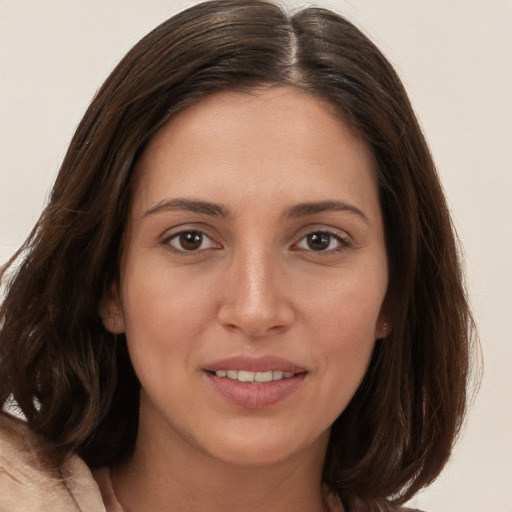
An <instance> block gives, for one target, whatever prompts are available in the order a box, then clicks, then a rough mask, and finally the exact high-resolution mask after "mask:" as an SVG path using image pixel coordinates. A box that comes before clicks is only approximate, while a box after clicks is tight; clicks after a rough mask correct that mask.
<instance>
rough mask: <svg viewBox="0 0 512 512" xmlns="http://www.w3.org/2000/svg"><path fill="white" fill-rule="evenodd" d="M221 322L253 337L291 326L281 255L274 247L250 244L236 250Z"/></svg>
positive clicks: (228, 276) (230, 269) (222, 306)
mask: <svg viewBox="0 0 512 512" xmlns="http://www.w3.org/2000/svg"><path fill="white" fill-rule="evenodd" d="M227 274H228V275H227V276H226V280H225V293H224V300H223V304H222V305H221V308H220V312H219V320H220V321H221V323H223V324H224V325H228V326H231V327H237V328H239V329H241V330H243V331H244V332H246V334H248V335H251V336H261V335H265V334H268V333H271V332H275V331H276V330H283V329H286V328H287V327H289V325H290V324H291V322H292V320H293V311H292V307H291V304H290V303H289V301H288V300H287V298H286V293H285V290H284V288H283V287H284V284H285V283H284V282H283V281H284V276H283V273H282V269H281V268H280V262H279V258H278V256H277V255H276V254H275V253H274V251H273V250H272V248H271V247H269V246H264V245H263V246H262V245H258V244H255V243H247V244H246V245H245V246H244V247H240V248H239V249H238V250H237V251H235V253H234V255H233V258H232V260H231V262H230V265H229V269H227Z"/></svg>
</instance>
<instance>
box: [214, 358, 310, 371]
mask: <svg viewBox="0 0 512 512" xmlns="http://www.w3.org/2000/svg"><path fill="white" fill-rule="evenodd" d="M204 370H205V371H209V372H216V371H218V370H245V371H248V372H269V371H279V370H281V371H283V372H293V373H303V372H305V371H306V369H305V368H304V367H303V366H300V365H298V364H297V363H294V362H293V361H289V360H288V359H283V358H282V357H277V356H270V355H266V356H260V357H254V356H246V355H240V356H233V357H228V358H226V359H221V360H219V361H215V362H214V363H211V364H208V365H207V366H205V368H204Z"/></svg>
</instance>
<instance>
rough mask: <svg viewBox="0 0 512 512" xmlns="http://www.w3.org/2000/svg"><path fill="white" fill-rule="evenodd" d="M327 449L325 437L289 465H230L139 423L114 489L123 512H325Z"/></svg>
mask: <svg viewBox="0 0 512 512" xmlns="http://www.w3.org/2000/svg"><path fill="white" fill-rule="evenodd" d="M150 433H151V435H149V434H150ZM326 444H327V433H326V435H325V439H320V440H317V441H315V446H311V447H309V448H307V449H305V450H302V451H301V452H300V454H298V455H291V456H290V457H288V458H287V459H286V460H280V461H278V462H273V463H268V464H254V465H247V464H244V463H243V461H241V463H231V462H226V461H222V460H218V459H215V458H213V457H211V456H210V455H209V454H207V453H204V452H202V451H201V450H199V449H198V448H197V447H196V446H194V445H192V444H191V443H190V442H188V441H187V440H184V439H182V438H180V437H179V436H177V435H176V434H175V433H174V432H173V431H170V429H169V427H167V429H166V431H165V432H164V431H162V430H161V431H158V430H156V432H155V426H154V424H153V425H152V426H151V430H149V429H147V428H146V425H144V421H142V420H141V425H140V427H139V434H138V438H137V443H136V447H135V451H134V454H133V456H132V457H131V458H130V459H129V460H128V461H127V462H125V463H124V464H123V465H119V466H116V467H114V468H112V472H111V473H112V484H113V487H114V489H115V493H116V495H117V498H118V500H119V502H120V503H121V505H122V506H123V508H124V510H125V512H142V511H144V510H152V511H155V512H170V511H171V510H172V512H185V511H186V512H195V511H201V512H203V511H204V510H208V511H209V512H225V511H226V510H230V511H240V512H241V511H246V510H251V511H252V512H263V511H265V512H271V511H280V512H282V511H290V512H292V511H293V512H301V511H304V512H306V511H307V512H312V511H318V512H322V511H323V510H324V505H323V501H322V489H321V474H322V466H323V459H324V455H325V446H326Z"/></svg>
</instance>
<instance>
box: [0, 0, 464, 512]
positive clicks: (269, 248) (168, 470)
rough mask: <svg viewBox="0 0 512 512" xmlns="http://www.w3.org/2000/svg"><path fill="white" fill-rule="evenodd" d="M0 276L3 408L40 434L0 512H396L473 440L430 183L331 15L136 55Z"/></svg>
mask: <svg viewBox="0 0 512 512" xmlns="http://www.w3.org/2000/svg"><path fill="white" fill-rule="evenodd" d="M15 262H16V264H17V266H16V268H14V267H15V265H14V263H15ZM8 272H9V275H8ZM2 277H3V279H4V281H7V283H6V287H7V293H6V297H5V300H4V302H3V304H2V309H1V318H2V320H1V321H2V331H1V334H0V336H1V337H0V354H1V358H0V375H1V381H0V399H1V401H2V403H3V404H5V403H6V402H7V401H8V400H9V399H10V397H11V396H12V397H13V398H14V399H15V400H16V403H17V404H18V405H19V407H20V408H21V410H22V411H23V413H24V415H25V416H26V419H27V425H26V426H25V425H24V424H22V423H18V422H17V421H16V420H13V419H12V418H10V417H9V416H7V415H3V416H2V420H1V421H2V429H1V430H2V434H1V435H0V439H1V442H2V452H0V453H2V458H1V459H0V461H1V462H0V464H1V465H2V472H0V474H1V475H2V480H1V482H2V483H1V484H0V486H1V488H2V493H1V494H2V498H1V500H3V502H2V501H1V500H0V505H1V506H0V509H2V510H14V509H19V507H20V503H21V504H23V506H25V509H26V510H50V509H51V510H54V509H55V510H59V507H60V509H62V510H104V508H103V507H105V508H106V510H107V511H109V512H112V511H117V512H119V511H122V510H125V511H135V512H137V511H140V510H155V511H159V510H162V511H166V510H173V511H176V510H187V511H193V510H205V509H207V510H220V509H222V510H239V509H240V510H242V509H244V510H251V511H259V510H293V511H301V510H304V511H316V510H318V511H320V510H333V511H334V510H345V511H363V510H400V506H401V504H403V503H405V502H406V501H407V500H408V499H409V498H411V497H412V496H413V495H414V494H415V493H416V492H417V491H418V490H419V489H421V488H422V487H424V486H425V485H427V484H429V483H430V482H431V481H432V480H433V479H434V478H435V477H436V476H437V475H438V474H439V472H440V471H441V469H442V467H443V466H444V464H445V463H446V461H447V459H448V457H449V455H450V451H451V448H452V444H453V441H454V439H455V437H456V435H457V433H458V430H459V427H460V425H461V422H462V418H463V414H464V410H465V402H466V383H467V375H468V354H469V340H470V331H471V327H472V322H471V316H470V313H469V310H468V307H467V303H466V299H465V294H464V289H463V285H462V278H461V272H460V265H459V261H458V257H457V250H456V243H455V239H454V235H453V232H452V228H451V222H450V216H449V212H448V210H447V207H446V203H445V200H444V197H443V194H442V190H441V187H440V184H439V181H438V178H437V175H436V172H435V168H434V165H433V162H432V160H431V157H430V154H429V151H428V148H427V145H426V143H425V141H424V138H423V136H422V134H421V130H420V129H419V126H418V123H417V121H416V119H415V116H414V113H413V111H412V109H411V107H410V104H409V101H408V99H407V96H406V93H405V91H404V90H403V87H402V85H401V83H400V81H399V79H398V77H397V76H396V74H395V72H394V71H393V69H392V68H391V66H390V65H389V63H388V62H387V61H386V60H385V58H384V57H383V56H382V54H381V53H380V52H379V51H378V50H377V49H376V48H375V46H374V45H373V44H372V43H371V42H370V41H369V40H368V39H367V38H366V37H365V36H364V35H362V34H361V33H360V32H359V31H358V30H357V29H356V28H355V27H353V26H352V25H351V24H350V23H349V22H347V21H346V20H344V19H343V18H341V17H339V16H337V15H335V14H333V13H331V12H329V11H326V10H321V9H306V10H304V11H301V12H299V13H297V14H295V15H294V16H293V17H291V18H290V17H287V16H286V15H285V14H284V13H283V12H282V11H281V10H280V9H279V8H278V7H277V6H275V5H273V4H271V3H268V2H265V1H260V0H251V1H233V0H223V1H214V2H207V3H205V4H201V5H198V6H195V7H193V8H191V9H189V10H187V11H184V12H183V13H181V14H179V15H177V16H175V17H173V18H171V19H170V20H168V21H167V22H165V23H164V24H162V25H161V26H159V27H157V28H156V29H155V30H154V31H153V32H151V33H150V34H149V35H148V36H146V37H145V38H144V39H143V40H142V41H140V42H139V43H138V44H137V45H136V46H135V47H134V48H133V49H132V50H131V51H130V52H129V53H128V54H127V56H126V57H125V58H124V59H123V60H122V62H121V63H120V64H119V65H118V67H117V68H116V69H115V70H114V72H113V73H112V74H111V76H110V77H109V78H108V79H107V81H106V82H105V84H104V85H103V87H102V88H101V90H100V91H99V92H98V94H97V96H96V97H95V98H94V100H93V102H92V104H91V106H90V108H89V110H88V111H87V113H86V114H85V116H84V119H83V120H82V122H81V123H80V125H79V127H78V129H77V132H76V134H75V136H74V138H73V140H72V142H71V145H70V148H69V150H68V153H67V155H66V157H65V159H64V162H63V164H62V167H61V170H60V172H59V175H58V177H57V181H56V183H55V186H54V189H53V192H52V195H51V198H50V202H49V204H48V206H47V208H46V209H45V211H44V212H43V215H42V216H41V218H40V220H39V221H38V223H37V225H36V227H35V228H34V230H33V232H32V234H31V235H30V237H29V239H28V240H27V242H26V243H25V245H24V246H23V247H22V248H21V249H20V251H18V253H17V254H16V255H15V256H14V257H13V259H12V260H11V262H10V263H8V265H7V266H6V267H5V268H4V270H3V273H2ZM2 507H3V508H2ZM9 507H10V508H9ZM17 507H18V508H17ZM73 507H74V508H73Z"/></svg>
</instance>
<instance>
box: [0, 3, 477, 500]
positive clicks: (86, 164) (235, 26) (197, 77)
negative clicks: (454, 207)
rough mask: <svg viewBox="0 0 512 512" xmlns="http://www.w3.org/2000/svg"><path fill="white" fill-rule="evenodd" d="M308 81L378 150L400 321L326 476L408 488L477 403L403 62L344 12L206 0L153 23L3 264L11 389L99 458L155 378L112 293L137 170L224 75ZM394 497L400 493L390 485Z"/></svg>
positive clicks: (452, 246) (366, 487) (340, 424)
mask: <svg viewBox="0 0 512 512" xmlns="http://www.w3.org/2000/svg"><path fill="white" fill-rule="evenodd" d="M276 84H277V85H279V84H285V85H291V86H294V87H300V88H301V89H303V90H305V91H307V92H308V93H310V94H312V95H314V96H316V97H319V98H322V99H324V100H327V101H328V102H329V103H330V104H331V105H332V106H333V108H334V109H335V110H336V112H337V113H338V114H339V116H340V118H341V119H343V120H344V121H345V122H346V123H348V124H349V125H350V126H352V127H353V128H354V129H355V130H356V131H357V132H358V133H359V134H360V135H361V136H362V137H363V139H364V140H365V141H366V143H367V144H368V146H369V147H370V148H371V150H372V152H373V155H374V158H375V161H376V167H377V179H378V183H379V188H380V200H381V206H382V212H383V216H384V222H385V229H386V241H387V250H388V259H389V269H390V285H389V290H388V300H389V303H390V305H391V306H390V313H391V317H392V322H393V332H392V334H391V335H390V336H389V337H388V338H386V339H385V340H379V341H378V342H377V345H376V348H375V351H374V355H373V358H372V361H371V364H370V367H369V370H368V372H367V375H366V377H365V379H364V382H363V384H362V385H361V387H360V388H359V390H358V391H357V393H356V395H355V396H354V398H353V400H352V401H351V403H350V405H349V406H348V408H347V409H346V410H345V411H344V412H343V413H342V414H341V416H340V417H339V418H338V419H337V420H336V422H335V424H334V425H333V428H332V434H331V439H330V444H329V448H328V454H327V458H326V461H325V467H324V480H325V481H326V482H328V483H329V484H330V485H331V486H332V487H333V488H334V489H335V490H337V491H338V493H339V494H340V496H341V497H342V499H343V500H344V501H345V503H346V504H347V506H350V503H356V502H361V503H366V504H379V503H380V504H385V503H388V504H389V506H393V504H398V503H403V502H404V501H406V500H407V499H408V498H410V497H411V496H412V495H413V494H414V493H415V492H416V491H417V490H418V489H420V488H421V487H423V486H425V485H427V484H428V483H430V482H431V481H432V480H433V479H434V478H435V477H436V476H437V475H438V473H439V472H440V471H441V469H442V467H443V466H444V464H445V462H446V461H447V459H448V457H449V454H450V452H451V449H452V445H453V441H454V439H455V437H456V434H457V433H458V430H459V428H460V425H461V422H462V418H463V414H464V411H465V405H466V386H467V379H468V360H469V354H470V351H469V348H470V340H471V329H472V325H473V324H472V320H471V315H470V312H469V309H468V306H467V302H466V298H465V293H464V288H463V284H462V276H461V270H460V264H459V259H458V254H457V247H456V240H455V237H454V233H453V229H452V225H451V220H450V215H449V212H448V209H447V206H446V203H445V199H444V196H443V193H442V190H441V186H440V183H439V180H438V177H437V175H436V171H435V167H434V164H433V162H432V159H431V156H430V153H429V150H428V147H427V145H426V142H425V140H424V137H423V135H422V133H421V130H420V127H419V125H418V122H417V120H416V118H415V115H414V113H413V111H412V108H411V106H410V104H409V101H408V98H407V95H406V93H405V91H404V88H403V86H402V84H401V83H400V80H399V78H398V77H397V75H396V73H395V72H394V70H393V69H392V67H391V65H390V64H389V63H388V62H387V60H386V59H385V58H384V57H383V55H382V54H381V53H380V51H379V50H378V49H377V48H376V47H375V46H374V44H373V43H372V42H370V41H369V40H368V39H367V38H366V37H365V36H364V35H363V34H362V33H361V32H360V31H359V30H358V29H357V28H355V27H354V26H353V25H352V24H350V23H349V22H348V21H346V20H345V19H344V18H342V17H341V16H338V15H336V14H334V13H332V12H330V11H327V10H323V9H316V8H309V9H305V10H302V11H300V12H298V13H296V14H295V15H293V16H291V17H289V16H287V15H286V14H284V13H283V12H282V10H281V9H280V8H278V7H277V6H276V5H274V4H272V3H270V2H267V1H265V0H218V1H212V2H206V3H203V4H200V5H197V6H195V7H192V8H190V9H188V10H186V11H184V12H182V13H180V14H178V15H177V16H175V17H173V18H171V19H169V20H168V21H166V22H164V23H163V24H162V25H160V26H159V27H157V28H156V29H155V30H153V31H152V32H151V33H150V34H148V35H147V36H146V37H145V38H143V39H142V40H141V41H140V42H139V43H138V44H137V45H136V46H135V47H134V48H133V49H132V50H131V51H130V52H129V53H128V54H127V55H126V56H125V58H124V59H123V60H122V61H121V62H120V64H119V65H118V66H117V67H116V69H115V70H114V71H113V72H112V74H111V75H110V76H109V78H108V79H107V80H106V82H105V84H104V85H103V86H102V88H101V89H100V90H99V92H98V93H97V95H96V97H95V98H94V100H93V101H92V103H91V105H90V107H89V109H88V110H87V112H86V114H85V116H84V118H83V120H82V122H81V123H80V125H79V126H78V128H77V131H76V133H75V135H74V137H73V140H72V142H71V144H70V147H69V150H68V152H67V154H66V156H65V159H64V161H63V163H62V167H61V169H60V172H59V174H58V177H57V180H56V182H55V186H54V188H53V191H52V194H51V197H50V201H49V204H48V206H47V207H46V208H45V210H44V212H43V214H42V215H41V218H40V219H39V221H38V222H37V224H36V226H35V227H34V229H33V231H32V233H31V234H30V236H29V237H28V239H27V241H26V242H25V244H24V245H23V246H22V248H21V249H20V250H19V251H18V252H17V253H16V254H15V256H14V257H13V258H12V259H11V260H10V262H9V263H8V264H7V265H6V266H5V267H4V268H3V269H2V273H1V274H0V275H1V277H2V279H3V281H4V285H5V287H6V296H5V300H4V302H3V304H2V306H1V310H0V325H1V326H2V328H1V333H0V375H1V379H0V403H5V402H6V401H7V400H8V399H9V397H10V396H11V395H12V396H13V397H14V399H15V400H16V401H17V403H18V404H19V406H20V407H21V409H22V411H23V413H24V414H25V416H26V417H27V420H28V424H29V426H30V427H31V428H32V429H33V430H34V431H36V432H39V433H41V434H43V435H44V436H46V437H47V438H49V439H50V440H51V441H52V442H53V443H54V444H55V445H56V446H58V447H61V448H62V449H63V450H69V449H72V450H75V451H77V452H78V453H79V454H81V455H82V457H83V458H84V459H85V461H86V462H87V463H88V464H89V465H90V466H91V467H95V466H101V465H105V464H111V463H112V462H114V461H116V460H119V459H120V458H122V457H125V456H127V455H128V454H129V453H130V451H131V449H132V448H133V444H134V441H135V437H136V432H137V423H138V392H139V384H138V381H137V379H136V376H135V375H134V372H133V369H132V367H131V364H130V361H129V358H128V355H127V350H126V343H125V339H124V336H123V335H121V336H117V337H116V336H113V335H112V334H110V333H109V332H107V331H106V330H105V329H104V327H103V325H102V321H101V319H100V317H99V313H98V310H99V303H100V301H101V299H102V297H103V296H104V295H105V292H106V290H107V289H108V287H109V286H110V285H111V284H112V283H115V282H116V280H117V279H118V271H119V270H118V262H119V259H120V250H121V241H122V237H123V231H124V226H125V221H126V217H127V209H128V205H129V201H130V179H131V175H132V172H133V169H134V166H135V164H136V162H137V159H138V157H139V156H140V154H141V153H142V151H143V150H144V148H145V146H146V144H147V143H148V141H149V140H150V139H151V137H152V136H153V135H154V134H155V133H156V132H157V131H158V129H159V128H160V127H162V125H163V124H164V123H166V121H168V120H169V118H170V117H171V116H172V115H173V114H174V113H176V112H177V111H179V110H181V109H183V108H185V107H186V106H187V105H189V104H191V103H193V102H195V101H197V100H198V99H200V98H201V97H203V96H205V95H206V94H208V93H211V92H213V91H218V90H223V89H224V90H247V89H250V88H254V87H261V86H266V85H269V86H272V85H276ZM386 500H388V501H386Z"/></svg>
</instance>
